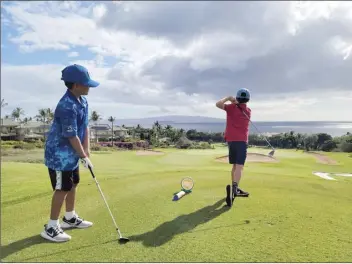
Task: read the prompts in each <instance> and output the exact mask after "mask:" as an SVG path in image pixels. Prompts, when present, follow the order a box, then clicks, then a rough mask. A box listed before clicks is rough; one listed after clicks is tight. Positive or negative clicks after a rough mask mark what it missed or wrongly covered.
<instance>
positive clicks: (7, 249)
mask: <svg viewBox="0 0 352 264" xmlns="http://www.w3.org/2000/svg"><path fill="white" fill-rule="evenodd" d="M114 241H117V239H116V240H110V241H106V242H104V243H100V244H108V243H111V242H114ZM53 243H55V242H51V241H48V240H45V239H44V238H42V237H41V236H40V235H35V236H31V237H27V238H24V239H21V240H18V241H15V242H13V243H11V244H9V245H6V246H1V261H2V262H4V259H5V258H6V257H8V256H9V255H12V254H14V253H17V252H20V251H21V250H23V249H26V248H29V247H31V246H34V245H38V244H53ZM116 243H117V242H116ZM96 245H97V244H89V245H82V246H79V247H74V248H70V247H68V248H70V249H65V250H59V251H55V252H50V253H48V254H42V255H37V256H35V257H30V258H26V259H20V260H18V261H23V262H24V261H30V260H34V259H40V258H44V257H48V256H53V255H60V254H62V253H65V252H72V251H76V250H80V249H84V248H89V247H94V246H96Z"/></svg>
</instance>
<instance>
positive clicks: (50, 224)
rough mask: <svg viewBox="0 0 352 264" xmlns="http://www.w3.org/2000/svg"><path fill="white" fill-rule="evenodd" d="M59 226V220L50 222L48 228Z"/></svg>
mask: <svg viewBox="0 0 352 264" xmlns="http://www.w3.org/2000/svg"><path fill="white" fill-rule="evenodd" d="M58 225H59V219H57V220H51V219H50V220H49V222H48V227H51V226H58Z"/></svg>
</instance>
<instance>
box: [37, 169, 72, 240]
mask: <svg viewBox="0 0 352 264" xmlns="http://www.w3.org/2000/svg"><path fill="white" fill-rule="evenodd" d="M49 176H50V181H51V185H52V188H53V190H54V194H53V197H52V201H51V212H50V220H49V222H48V224H46V225H44V230H43V232H42V233H41V236H42V237H43V238H45V239H48V240H51V241H54V242H65V241H68V240H70V239H71V236H69V235H67V234H66V233H64V232H63V230H62V229H61V227H60V224H59V215H60V212H61V208H62V205H63V203H64V200H65V198H66V196H67V193H68V190H69V185H70V184H69V177H68V176H69V175H67V173H66V172H61V171H55V170H51V169H49Z"/></svg>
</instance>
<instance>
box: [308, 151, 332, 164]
mask: <svg viewBox="0 0 352 264" xmlns="http://www.w3.org/2000/svg"><path fill="white" fill-rule="evenodd" d="M306 153H308V154H310V155H312V156H314V157H315V158H316V160H317V162H319V163H323V164H329V165H336V164H337V161H336V160H333V159H331V158H329V157H328V156H325V155H323V154H320V153H316V152H306Z"/></svg>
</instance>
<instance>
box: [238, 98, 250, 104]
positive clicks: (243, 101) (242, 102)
mask: <svg viewBox="0 0 352 264" xmlns="http://www.w3.org/2000/svg"><path fill="white" fill-rule="evenodd" d="M236 100H237V102H239V103H240V104H245V103H248V101H249V99H247V98H236Z"/></svg>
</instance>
